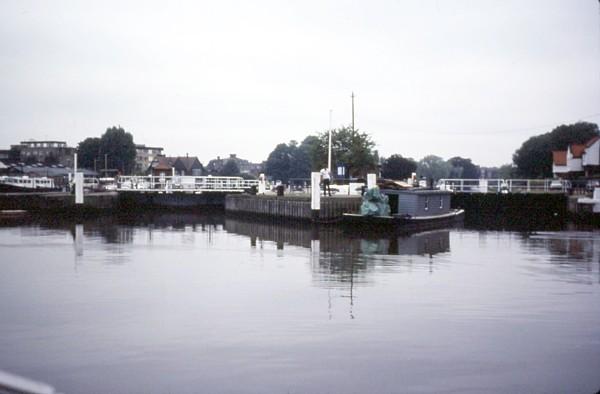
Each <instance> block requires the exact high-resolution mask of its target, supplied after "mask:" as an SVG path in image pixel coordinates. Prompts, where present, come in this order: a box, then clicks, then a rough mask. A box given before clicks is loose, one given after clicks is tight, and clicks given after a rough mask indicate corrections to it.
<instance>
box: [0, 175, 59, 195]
mask: <svg viewBox="0 0 600 394" xmlns="http://www.w3.org/2000/svg"><path fill="white" fill-rule="evenodd" d="M52 190H56V185H55V184H54V179H52V178H47V177H28V176H1V177H0V191H4V192H19V191H22V192H28V191H52Z"/></svg>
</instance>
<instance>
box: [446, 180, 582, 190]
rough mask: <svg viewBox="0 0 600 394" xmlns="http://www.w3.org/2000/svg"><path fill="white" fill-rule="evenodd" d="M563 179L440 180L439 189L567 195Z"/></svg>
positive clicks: (567, 187) (565, 182)
mask: <svg viewBox="0 0 600 394" xmlns="http://www.w3.org/2000/svg"><path fill="white" fill-rule="evenodd" d="M570 187H571V183H570V182H569V181H568V180H562V179H440V180H439V181H438V183H437V188H438V189H441V190H449V191H455V192H463V193H565V192H567V190H568V189H569V188H570Z"/></svg>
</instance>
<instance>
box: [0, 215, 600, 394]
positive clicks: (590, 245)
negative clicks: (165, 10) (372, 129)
mask: <svg viewBox="0 0 600 394" xmlns="http://www.w3.org/2000/svg"><path fill="white" fill-rule="evenodd" d="M7 226H8V227H9V228H6V227H7ZM0 227H5V228H3V229H1V230H0V233H1V234H0V235H1V236H2V237H1V238H2V239H1V240H0V247H2V253H3V258H2V259H0V268H1V270H0V311H1V312H2V313H1V315H2V316H3V319H0V320H1V321H0V332H1V333H2V335H0V348H1V349H3V352H0V364H2V365H3V367H4V368H6V369H8V370H13V371H15V372H19V373H22V374H24V375H27V376H31V377H33V378H38V379H40V380H44V381H48V382H51V383H52V384H54V385H56V387H57V388H58V389H59V390H60V391H61V392H178V393H180V392H194V389H196V388H197V387H203V388H204V391H207V392H218V391H221V392H256V393H258V392H343V393H346V392H373V391H377V389H378V388H379V391H381V392H385V391H390V392H394V391H406V392H419V391H422V392H444V391H447V392H450V391H452V392H468V391H477V392H504V391H507V390H508V391H514V392H532V391H539V392H552V391H559V392H593V391H592V390H595V389H596V386H594V385H595V384H596V383H597V381H598V380H597V367H598V365H600V364H599V363H600V356H599V355H600V352H599V351H598V350H599V349H600V345H599V344H600V342H599V341H598V338H599V336H598V329H597V327H598V326H599V325H600V320H599V315H598V314H597V313H596V311H597V310H598V307H599V300H600V299H599V298H598V288H599V286H598V285H597V283H596V278H597V277H598V276H599V275H600V271H599V270H598V262H599V259H600V234H598V233H593V232H585V233H582V232H559V233H555V232H523V233H516V232H497V231H472V230H462V229H460V230H457V229H447V230H439V231H432V232H426V233H418V234H413V235H410V236H392V235H373V234H360V233H353V234H349V233H345V232H344V231H342V230H341V229H340V228H338V227H335V226H311V225H307V224H285V223H280V224H277V223H269V222H264V221H263V222H258V221H249V220H243V219H239V218H229V217H224V216H223V215H222V214H219V213H216V214H215V213H211V214H173V213H167V214H160V215H159V214H153V215H152V214H151V215H144V216H140V217H138V218H135V219H132V218H128V217H119V216H111V217H96V218H88V219H86V220H79V221H71V220H68V219H59V220H57V219H56V218H45V219H40V220H38V221H35V220H31V221H30V222H27V223H23V224H19V225H13V226H12V227H11V226H10V225H7V224H5V223H3V224H0ZM73 256H74V257H75V260H76V262H77V264H78V265H77V266H76V270H73V269H72V266H71V259H72V258H73ZM557 354H558V355H560V357H558V358H557V357H555V356H553V355H557ZM48 355H51V356H52V357H51V359H52V362H51V363H49V362H48V361H47V360H48ZM523 365H528V366H529V367H528V368H527V369H526V370H524V369H523ZM149 371H150V373H149ZM165 371H167V373H165ZM199 371H201V372H199ZM232 373H233V374H234V375H232ZM232 376H233V378H232ZM332 376H333V378H332ZM374 376H376V377H377V380H376V381H377V382H378V383H380V384H381V385H380V386H378V387H377V388H375V389H373V386H372V382H373V381H374V380H373V377H374ZM507 376H510V377H511V382H513V381H517V383H516V384H513V385H512V386H511V387H509V388H507V386H506V379H507ZM277 377H280V380H277V379H276V378H277ZM580 382H583V384H581V383H580ZM541 384H543V386H540V385H541ZM578 384H579V386H578ZM398 387H401V389H398ZM573 387H575V389H573ZM249 388H251V389H249ZM388 388H389V390H386V389H388ZM196 391H197V390H196Z"/></svg>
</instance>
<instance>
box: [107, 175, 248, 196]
mask: <svg viewBox="0 0 600 394" xmlns="http://www.w3.org/2000/svg"><path fill="white" fill-rule="evenodd" d="M253 187H256V188H258V181H257V180H248V179H244V178H241V177H226V176H210V175H209V176H120V177H118V178H117V190H119V191H138V192H166V193H172V192H187V193H203V192H227V193H242V192H244V191H246V190H249V189H252V188H253Z"/></svg>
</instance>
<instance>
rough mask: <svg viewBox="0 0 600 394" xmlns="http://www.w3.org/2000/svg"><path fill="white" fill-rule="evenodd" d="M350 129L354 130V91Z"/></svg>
mask: <svg viewBox="0 0 600 394" xmlns="http://www.w3.org/2000/svg"><path fill="white" fill-rule="evenodd" d="M350 97H352V131H353V132H354V92H352V96H350Z"/></svg>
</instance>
